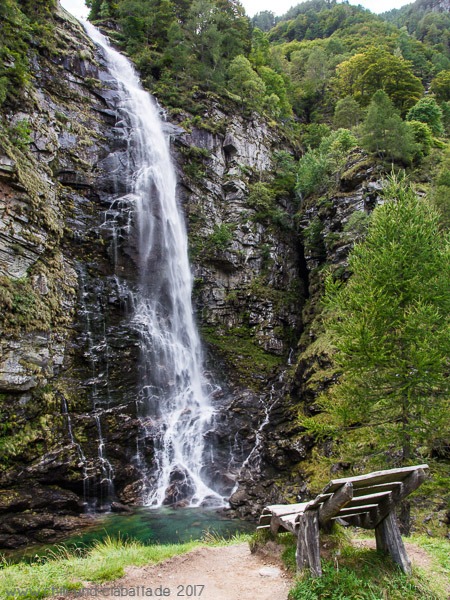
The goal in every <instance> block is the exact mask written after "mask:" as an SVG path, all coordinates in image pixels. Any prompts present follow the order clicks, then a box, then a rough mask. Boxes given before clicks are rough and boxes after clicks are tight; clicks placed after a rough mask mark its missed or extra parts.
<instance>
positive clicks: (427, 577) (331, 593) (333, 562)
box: [279, 532, 450, 600]
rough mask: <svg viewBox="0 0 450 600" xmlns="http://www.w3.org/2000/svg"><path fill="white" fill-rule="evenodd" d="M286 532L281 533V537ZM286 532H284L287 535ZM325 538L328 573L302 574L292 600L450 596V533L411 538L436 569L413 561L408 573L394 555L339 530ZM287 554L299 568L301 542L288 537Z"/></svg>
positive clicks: (292, 567)
mask: <svg viewBox="0 0 450 600" xmlns="http://www.w3.org/2000/svg"><path fill="white" fill-rule="evenodd" d="M280 537H281V536H279V538H280ZM283 537H284V536H283ZM321 538H322V541H323V543H324V546H325V548H324V554H325V556H326V557H324V556H323V557H322V569H323V576H322V577H319V578H313V577H311V576H310V574H309V573H304V574H302V575H300V576H299V577H298V579H297V580H296V583H295V586H294V587H293V588H292V590H291V591H290V593H289V600H350V599H352V600H446V599H448V592H449V590H448V577H449V573H450V558H449V552H448V551H449V543H448V541H447V540H445V539H438V538H427V537H425V536H414V537H412V538H408V542H411V543H414V544H416V545H418V546H420V547H422V548H423V549H424V550H426V551H427V553H428V554H429V557H430V561H431V564H432V569H431V570H430V569H429V568H423V567H416V566H414V567H413V573H412V576H411V577H408V576H406V575H404V574H403V573H402V572H401V571H400V569H399V568H398V567H397V565H395V564H394V563H393V562H392V561H391V560H390V558H389V557H387V556H385V555H383V554H380V553H378V552H376V551H375V550H371V549H366V548H355V547H353V546H352V545H351V543H350V541H349V538H348V537H346V536H345V535H344V536H343V535H341V534H340V533H338V532H336V533H334V534H333V535H330V536H326V535H322V536H321ZM279 541H281V543H284V544H285V546H286V548H285V550H284V552H283V555H282V558H283V561H284V563H285V565H286V566H287V567H288V568H289V569H290V570H291V571H293V572H295V569H296V564H295V542H294V538H293V536H290V537H287V538H286V539H285V540H279Z"/></svg>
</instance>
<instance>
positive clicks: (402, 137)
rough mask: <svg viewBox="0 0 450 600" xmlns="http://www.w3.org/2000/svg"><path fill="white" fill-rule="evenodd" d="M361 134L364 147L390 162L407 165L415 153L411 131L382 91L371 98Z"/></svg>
mask: <svg viewBox="0 0 450 600" xmlns="http://www.w3.org/2000/svg"><path fill="white" fill-rule="evenodd" d="M361 132H362V145H363V147H364V148H365V149H366V150H367V151H368V152H375V153H377V154H378V155H379V156H382V157H385V158H388V159H389V160H400V161H402V162H404V163H409V162H411V160H412V158H413V156H414V154H415V152H416V144H415V142H414V135H413V132H412V130H411V129H410V128H408V126H407V125H406V123H404V122H403V121H402V118H401V117H400V115H399V113H398V111H397V110H396V109H395V107H394V105H393V103H392V101H391V100H390V98H389V96H388V95H387V94H386V92H384V91H383V90H378V91H377V92H376V93H375V94H374V95H373V98H372V101H371V103H370V105H369V108H368V111H367V116H366V118H365V120H364V122H363V124H362V128H361Z"/></svg>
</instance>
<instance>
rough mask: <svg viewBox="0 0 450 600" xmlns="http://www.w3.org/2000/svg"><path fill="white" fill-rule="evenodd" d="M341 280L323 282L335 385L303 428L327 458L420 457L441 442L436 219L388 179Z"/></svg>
mask: <svg viewBox="0 0 450 600" xmlns="http://www.w3.org/2000/svg"><path fill="white" fill-rule="evenodd" d="M383 195H384V201H385V203H384V204H383V205H381V206H379V207H378V208H376V209H375V211H374V212H373V215H372V219H371V224H370V226H369V231H368V234H367V237H366V240H365V241H364V242H363V243H361V244H358V245H357V246H356V247H355V248H354V250H353V252H352V253H351V255H350V258H349V268H350V270H351V272H352V275H351V277H350V279H349V281H348V283H346V284H341V283H336V282H335V281H334V280H333V279H332V278H331V276H330V277H329V278H328V280H327V293H326V307H327V309H328V312H327V316H326V318H325V327H326V335H327V336H328V337H329V339H331V341H332V344H333V346H334V348H335V355H334V361H335V366H336V368H337V370H338V372H339V373H340V376H339V380H338V382H337V383H336V384H335V385H334V386H332V387H331V389H329V390H328V392H326V393H325V394H323V395H322V396H321V397H320V399H319V402H318V405H319V407H320V409H321V411H322V412H321V413H319V414H318V415H316V416H313V417H307V418H305V419H303V421H302V423H303V425H304V426H305V427H306V428H307V429H308V430H309V431H310V432H312V433H314V434H316V435H317V436H319V437H321V438H322V439H327V438H328V439H329V438H331V439H334V440H335V441H336V443H335V444H334V445H333V450H334V456H333V459H334V460H346V461H347V460H350V461H353V462H354V461H356V462H358V460H360V461H365V462H368V463H369V464H370V466H373V467H385V466H386V465H387V464H391V465H407V464H410V463H413V462H415V461H419V462H420V461H422V462H423V460H424V459H426V458H427V456H429V454H430V453H431V451H432V450H433V449H437V448H438V446H439V444H440V443H442V444H444V443H445V441H447V443H448V439H449V438H448V436H449V435H450V431H449V429H450V428H449V421H448V410H449V392H450V378H449V353H450V296H449V293H448V290H449V289H450V240H449V237H448V235H445V234H443V233H442V231H441V230H440V227H439V215H438V213H437V211H435V210H434V209H433V208H432V207H431V206H430V204H429V203H428V202H427V201H426V200H424V199H419V198H417V197H416V195H415V193H414V192H413V190H412V189H411V188H410V187H409V186H408V185H407V184H406V183H405V180H400V181H399V180H396V179H395V178H394V177H393V178H391V179H390V180H389V181H388V182H387V185H386V186H385V189H384V194H383Z"/></svg>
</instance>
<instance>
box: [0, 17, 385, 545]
mask: <svg viewBox="0 0 450 600" xmlns="http://www.w3.org/2000/svg"><path fill="white" fill-rule="evenodd" d="M56 42H57V49H56V51H55V52H54V53H51V54H48V53H46V54H41V55H38V56H36V58H35V59H34V63H33V76H34V87H33V92H29V94H28V96H27V98H26V99H25V102H24V105H23V108H22V111H21V112H20V113H19V114H14V115H8V118H9V122H10V124H11V125H10V127H9V129H8V131H3V132H2V133H1V137H0V215H1V221H0V296H1V299H2V304H3V306H4V310H3V312H2V316H1V327H2V339H1V342H0V414H1V416H2V419H1V421H2V426H1V427H2V429H1V433H0V435H1V437H0V447H1V449H2V454H3V458H2V471H1V472H0V487H1V489H0V546H3V547H17V546H19V545H22V544H25V543H28V542H29V541H44V540H46V539H52V540H53V539H55V537H57V535H58V532H62V531H63V530H66V529H68V528H70V527H72V526H77V525H79V524H80V518H79V515H80V514H82V513H84V512H86V510H87V509H89V508H90V509H95V510H102V509H105V508H109V507H110V504H111V501H113V500H115V501H117V500H119V501H121V502H125V503H131V504H133V503H138V502H139V501H140V499H141V491H142V487H143V481H142V474H141V472H140V470H139V468H138V465H137V464H136V463H135V461H134V458H133V457H134V455H135V451H136V445H137V442H138V440H139V439H140V434H141V431H142V430H141V423H140V421H139V419H138V418H137V403H136V401H137V398H136V394H135V390H136V387H137V380H138V378H139V369H138V365H139V339H138V334H137V332H136V331H135V329H134V328H133V323H132V319H131V315H132V306H131V303H132V297H133V291H134V290H135V288H136V285H137V273H136V267H135V259H136V249H135V244H134V241H133V231H132V226H131V222H132V211H133V205H132V200H131V199H127V198H126V197H125V198H122V199H121V200H120V201H118V200H117V198H118V197H120V196H123V193H124V191H125V190H126V185H125V184H126V182H124V181H121V179H120V177H119V178H118V177H117V174H118V173H119V174H120V173H121V165H122V164H123V161H124V160H126V152H127V139H126V138H127V132H126V128H127V123H126V119H120V118H118V115H117V112H116V111H115V90H114V85H113V84H112V82H111V81H110V78H109V76H108V74H107V72H106V71H105V68H104V65H103V63H102V59H101V57H100V56H99V55H98V53H97V52H96V50H95V48H94V47H93V46H92V44H91V42H90V41H89V40H88V39H87V38H86V36H85V35H84V33H83V31H82V29H81V27H80V26H79V25H78V24H77V23H76V22H74V21H72V20H71V19H70V18H68V16H67V14H65V13H63V12H60V13H58V14H57V15H56ZM193 94H194V99H195V95H196V94H199V92H193ZM201 101H202V103H203V104H204V105H206V106H208V108H207V110H206V112H205V114H204V117H203V120H202V119H200V121H199V120H198V117H196V121H195V120H192V119H191V118H190V116H189V115H183V114H179V115H178V117H177V118H176V119H174V122H173V123H171V124H169V123H167V131H168V133H170V135H171V136H172V141H173V152H174V156H175V157H176V160H177V164H178V168H179V173H178V175H179V197H180V201H181V202H182V204H183V208H184V210H185V214H186V219H187V226H188V231H189V240H190V253H191V262H192V268H193V272H194V276H195V289H194V293H195V298H194V299H195V306H196V311H197V322H198V324H199V326H200V329H201V333H202V338H203V340H204V345H205V354H206V365H207V369H208V372H209V373H208V375H209V379H210V381H211V389H212V394H213V397H214V402H215V405H216V409H217V412H216V419H215V424H214V427H212V428H211V430H210V431H208V432H207V434H206V435H207V436H208V438H209V439H210V441H212V443H213V446H214V448H215V449H216V450H215V452H216V457H217V462H216V466H215V467H214V469H215V470H213V471H212V472H211V473H209V477H210V479H211V480H212V481H213V482H215V483H216V484H217V485H218V486H219V487H221V488H223V489H228V490H230V489H232V490H233V493H232V495H231V499H230V503H231V506H232V508H233V510H234V511H235V512H236V513H237V514H239V515H243V516H246V517H255V516H256V514H257V512H258V510H259V509H260V507H261V506H262V505H263V504H265V503H268V502H272V503H273V502H281V501H285V500H292V499H295V498H296V497H297V496H298V494H299V493H304V492H305V491H306V484H305V473H304V470H303V468H302V465H303V464H304V460H305V458H306V457H307V455H308V451H309V448H310V445H311V441H310V440H308V439H305V438H304V436H302V432H301V430H300V428H299V427H298V425H297V424H296V410H297V409H296V404H298V403H299V402H303V401H305V399H306V401H307V402H313V400H314V397H315V394H316V393H317V389H318V386H319V387H320V385H323V382H325V384H326V381H327V377H333V376H334V375H333V374H330V373H328V372H327V368H328V362H327V349H326V348H324V347H323V345H321V343H320V330H319V328H318V327H317V321H316V318H315V317H316V315H317V302H318V298H319V296H320V292H321V273H322V270H321V269H322V266H323V265H324V264H325V263H331V264H334V265H335V268H336V269H341V275H342V276H343V277H345V260H346V256H347V253H348V250H349V248H350V247H351V243H352V240H353V239H354V237H355V235H358V228H361V227H363V226H364V223H363V219H362V220H361V219H358V218H356V219H355V218H353V220H352V218H351V215H352V214H357V215H358V214H359V213H365V212H368V211H369V210H370V209H371V207H372V205H373V203H374V202H375V201H376V197H377V190H378V186H379V184H378V183H377V181H376V180H377V177H378V175H377V173H376V172H375V171H374V170H373V169H372V170H371V167H370V166H368V164H367V162H365V160H364V157H361V156H357V155H355V156H354V157H352V161H351V162H350V163H349V166H348V171H347V173H346V174H345V175H344V177H343V180H342V183H341V189H340V191H339V193H338V194H336V195H334V196H331V197H329V198H327V199H326V200H323V201H322V203H321V204H317V205H316V204H312V205H310V206H304V207H301V212H300V220H299V215H298V214H297V213H298V210H299V206H298V203H297V200H296V199H295V198H294V197H293V196H292V195H291V194H290V193H289V192H288V191H286V190H285V189H283V188H282V187H281V188H279V189H278V190H277V191H276V193H275V192H274V193H269V192H268V189H269V187H270V185H271V182H273V181H276V178H277V177H278V176H279V175H280V174H279V172H278V170H279V166H278V165H279V162H277V161H278V159H279V156H280V152H281V153H283V152H285V153H292V149H291V148H290V146H289V143H288V142H287V140H286V139H285V138H284V137H283V136H282V135H281V134H280V132H279V131H278V130H277V129H275V128H273V127H271V126H269V125H268V124H267V123H266V122H264V121H263V120H262V119H258V118H256V117H254V116H243V115H240V114H236V110H235V107H233V106H225V105H223V104H220V103H219V102H218V101H217V99H214V98H209V99H205V98H201ZM24 123H28V125H27V127H26V128H25V132H26V135H24V133H23V132H24V126H23V124H24ZM28 130H29V133H28ZM277 157H278V158H277ZM299 223H300V225H299ZM299 229H300V231H299ZM300 336H301V337H300ZM299 338H300V345H299V346H298V339H299ZM140 441H141V442H142V440H140ZM141 453H143V455H144V457H145V458H146V460H147V461H148V463H149V464H151V461H152V457H153V449H152V445H151V442H149V443H147V445H146V446H145V448H144V449H142V448H141Z"/></svg>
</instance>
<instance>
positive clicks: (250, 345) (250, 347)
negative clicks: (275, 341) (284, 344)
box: [201, 326, 283, 387]
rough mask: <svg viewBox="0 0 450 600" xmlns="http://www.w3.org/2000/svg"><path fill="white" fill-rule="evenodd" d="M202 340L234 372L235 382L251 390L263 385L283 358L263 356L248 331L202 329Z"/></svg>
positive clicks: (237, 328)
mask: <svg viewBox="0 0 450 600" xmlns="http://www.w3.org/2000/svg"><path fill="white" fill-rule="evenodd" d="M201 333H202V336H203V339H204V340H205V341H206V342H207V343H208V344H209V345H210V346H213V347H214V348H215V349H216V350H217V351H218V352H219V354H220V355H221V356H222V357H223V358H224V360H225V361H226V362H227V363H228V364H229V365H230V368H232V369H233V370H234V372H235V375H236V378H237V379H238V380H240V381H241V383H245V384H247V385H249V386H250V387H255V385H256V387H259V386H261V385H266V383H265V381H264V380H266V378H267V377H270V376H271V375H273V374H274V373H275V370H276V369H277V367H279V366H280V365H281V364H282V362H283V358H282V357H280V356H275V355H273V354H270V353H269V352H266V351H265V350H264V349H263V348H261V346H259V344H258V341H257V340H256V338H255V337H254V332H253V331H252V330H251V329H250V328H249V327H244V326H241V327H233V328H231V329H220V328H218V327H202V328H201ZM261 379H263V381H261Z"/></svg>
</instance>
